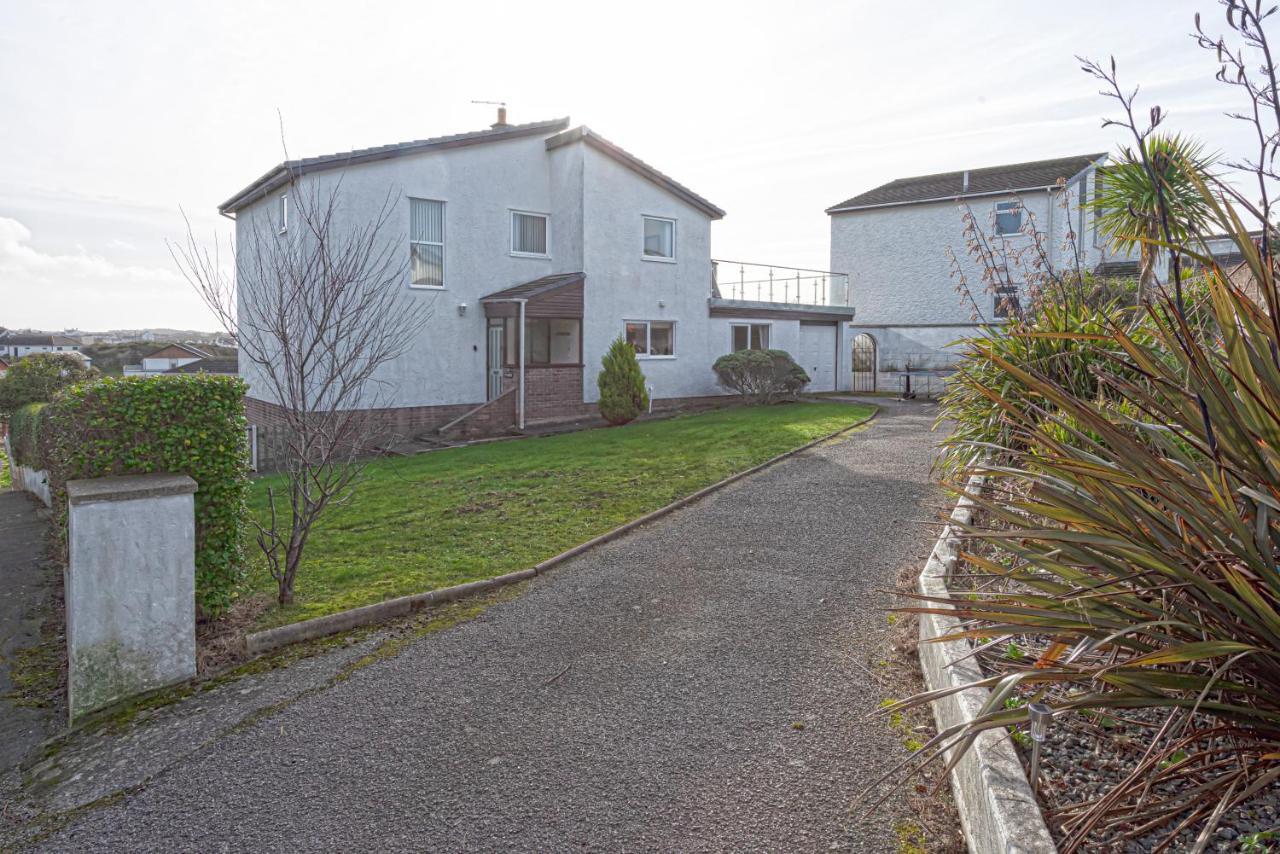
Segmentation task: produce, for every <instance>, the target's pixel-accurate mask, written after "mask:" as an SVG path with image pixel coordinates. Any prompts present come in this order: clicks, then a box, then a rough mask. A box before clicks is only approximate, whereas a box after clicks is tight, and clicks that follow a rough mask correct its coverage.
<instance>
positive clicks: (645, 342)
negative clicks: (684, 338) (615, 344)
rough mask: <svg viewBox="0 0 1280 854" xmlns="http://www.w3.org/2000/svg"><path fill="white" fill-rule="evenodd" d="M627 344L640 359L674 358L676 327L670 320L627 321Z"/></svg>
mask: <svg viewBox="0 0 1280 854" xmlns="http://www.w3.org/2000/svg"><path fill="white" fill-rule="evenodd" d="M627 343H628V344H630V345H631V346H632V347H634V348H635V350H636V355H637V356H639V357H640V358H653V357H654V356H674V355H675V354H676V325H675V323H674V322H672V321H670V320H628V321H627Z"/></svg>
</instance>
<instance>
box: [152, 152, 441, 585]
mask: <svg viewBox="0 0 1280 854" xmlns="http://www.w3.org/2000/svg"><path fill="white" fill-rule="evenodd" d="M341 187H342V181H341V179H340V178H339V179H337V180H335V181H333V182H332V184H331V185H330V186H329V187H328V188H322V187H321V185H320V182H319V181H316V180H309V181H302V180H299V176H298V175H297V174H293V175H292V176H291V179H290V182H289V184H288V186H287V187H286V188H281V190H280V191H279V193H282V194H283V193H287V204H288V223H287V227H282V226H281V223H280V221H279V220H278V219H277V218H276V212H275V211H274V210H273V209H272V208H273V206H272V205H271V204H270V203H267V204H263V205H260V206H259V207H258V208H256V209H251V210H249V211H247V212H242V213H241V215H240V217H239V219H238V220H237V238H236V240H235V241H233V242H232V243H231V244H230V245H229V247H228V248H229V249H230V251H231V253H232V257H233V258H234V264H233V268H234V269H233V272H229V271H227V270H226V269H225V268H224V266H223V265H222V263H221V262H220V252H219V248H218V246H217V245H216V244H215V247H214V249H213V251H210V250H209V249H208V248H206V247H205V246H203V245H202V244H201V243H200V242H199V241H198V240H197V239H196V237H195V235H194V233H193V232H192V230H191V226H190V223H188V225H187V237H186V242H185V245H171V246H170V252H171V253H172V254H173V257H174V260H175V261H176V262H177V264H178V266H179V268H180V269H181V271H182V273H183V275H184V276H185V277H186V278H187V280H188V281H189V282H190V283H191V285H192V286H193V287H194V288H195V289H196V292H197V293H198V294H199V295H200V297H201V299H203V300H204V302H205V304H206V305H207V306H208V307H209V308H210V310H212V311H213V313H214V314H215V315H216V316H217V318H218V320H219V321H220V322H221V323H222V325H223V327H224V328H225V329H226V330H227V332H229V333H230V334H232V335H233V336H234V337H235V338H236V341H237V343H238V344H239V348H240V360H241V361H240V364H241V366H242V372H244V373H247V374H248V377H247V378H248V380H249V383H250V393H251V394H252V396H253V397H255V398H257V399H259V400H263V401H266V402H268V403H270V404H273V407H272V409H273V411H274V412H275V415H276V417H275V418H274V419H273V421H274V422H275V423H273V424H271V425H270V429H269V430H267V431H264V432H265V433H267V436H266V439H267V444H269V445H270V446H271V447H272V449H273V451H274V454H273V456H276V457H277V459H276V460H275V462H276V463H277V464H278V465H280V466H281V467H282V471H283V474H284V477H285V482H286V486H285V490H284V491H285V492H287V507H285V508H281V507H279V506H278V499H280V498H281V497H282V496H278V495H276V493H275V490H273V489H268V491H267V497H268V504H269V518H268V520H267V521H266V522H265V523H264V522H262V521H260V520H256V519H255V520H254V524H255V525H256V527H257V541H258V545H259V546H260V547H261V549H262V551H263V554H264V555H265V556H266V559H267V565H268V568H269V569H270V571H271V575H272V577H273V578H274V579H275V581H276V585H277V588H278V599H279V602H280V604H282V605H288V604H290V603H291V602H292V601H293V594H294V583H295V581H296V579H297V575H298V568H299V566H300V565H301V563H302V555H303V551H304V549H305V548H306V544H307V539H308V537H309V536H310V534H311V531H312V528H313V526H314V525H315V523H316V520H317V519H319V518H320V516H321V514H323V513H324V511H325V510H326V508H328V507H329V506H330V505H333V504H337V503H341V502H343V501H345V500H346V499H348V498H349V497H350V496H351V493H352V490H353V488H354V486H355V484H356V481H357V479H358V478H359V476H360V473H361V471H362V470H363V460H364V459H366V458H367V455H368V452H369V449H370V448H371V447H373V446H375V445H376V444H377V442H378V441H379V440H380V439H381V438H382V435H383V433H384V428H382V427H381V426H380V425H379V423H378V421H377V419H376V418H375V417H373V415H372V413H371V410H376V409H378V408H379V407H380V406H381V405H383V404H384V403H385V402H386V395H385V391H386V386H385V383H384V382H383V381H381V380H380V379H379V376H378V374H379V369H380V368H381V367H383V366H384V365H386V364H387V363H388V362H391V361H392V360H394V359H396V358H397V357H398V356H400V355H401V354H403V353H404V352H405V351H406V350H407V349H408V347H409V344H410V342H411V341H412V339H413V336H414V334H415V333H416V332H417V331H418V330H419V329H420V328H421V326H422V324H423V323H424V322H425V321H426V320H427V318H428V317H429V316H430V309H429V306H427V305H424V304H422V303H418V302H414V301H412V300H411V299H410V298H409V297H408V296H407V295H406V292H405V289H404V282H405V281H406V276H407V275H408V261H409V258H408V251H407V249H406V246H407V244H406V243H405V242H404V241H403V240H401V239H399V235H398V233H396V230H395V229H394V228H393V220H392V216H393V214H394V212H395V204H394V200H395V198H396V196H394V195H393V194H392V193H388V195H387V196H386V198H385V199H384V200H383V202H382V205H381V207H380V208H379V209H377V211H376V212H375V213H374V214H373V216H372V217H370V218H367V219H358V220H353V219H352V218H351V217H350V216H349V215H348V212H347V211H346V210H344V209H342V207H341V205H340V199H341ZM245 367H248V368H249V370H248V371H245V370H244V369H245Z"/></svg>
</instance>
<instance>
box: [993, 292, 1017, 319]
mask: <svg viewBox="0 0 1280 854" xmlns="http://www.w3.org/2000/svg"><path fill="white" fill-rule="evenodd" d="M1019 313H1020V312H1019V305H1018V286H1017V285H1008V284H1004V285H996V301H995V315H996V317H1000V318H1005V317H1017V316H1018V314H1019Z"/></svg>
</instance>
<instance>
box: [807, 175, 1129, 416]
mask: <svg viewBox="0 0 1280 854" xmlns="http://www.w3.org/2000/svg"><path fill="white" fill-rule="evenodd" d="M1105 162H1106V155H1105V154H1101V153H1099V154H1079V155H1075V156H1071V157H1058V158H1054V159H1051V160H1038V161H1034V162H1029V163H1015V164H1010V165H1006V166H993V167H988V168H982V169H967V170H959V171H955V172H945V173H940V174H935V175H921V176H916V177H911V178H899V179H896V180H894V181H890V182H889V183H887V184H883V185H881V186H879V187H876V188H874V189H872V190H868V191H866V192H864V193H860V194H858V195H856V196H853V197H852V198H849V199H846V200H844V201H842V202H840V203H839V204H836V205H832V206H831V207H830V208H828V209H827V214H828V215H829V216H830V218H831V269H833V270H838V271H840V272H842V273H848V275H849V287H850V290H851V292H852V293H853V294H854V303H855V307H856V308H857V311H858V319H857V323H856V324H853V325H851V329H850V334H851V346H852V347H853V348H854V353H853V359H852V361H853V368H854V375H853V386H854V388H856V389H859V390H866V391H871V390H885V391H897V390H899V388H900V386H901V384H902V383H903V381H904V375H905V374H906V373H907V372H908V371H917V370H925V371H930V370H932V371H944V372H945V371H946V370H948V369H949V368H950V367H951V366H952V365H953V364H954V360H955V358H956V355H955V353H954V351H953V348H950V347H949V346H948V345H949V344H951V343H952V342H955V341H956V340H958V339H960V338H964V337H968V336H972V335H976V334H981V330H982V329H984V328H985V327H987V326H988V325H989V324H992V323H1003V322H1004V321H1005V319H1006V318H1007V317H1008V316H1010V315H1011V314H1012V313H1013V312H1014V311H1015V310H1016V306H1017V304H1018V302H1019V301H1020V300H1022V299H1025V296H1026V293H1025V288H1026V284H1027V283H1026V282H1025V281H1023V280H1022V279H1023V277H1022V276H1021V271H1020V270H1016V269H1013V268H1012V267H1013V266H1015V265H1010V269H1009V278H1010V279H1011V280H1012V287H1009V286H1005V287H1002V288H1000V290H999V292H998V293H990V292H988V290H987V286H986V285H985V284H984V282H983V277H982V269H981V267H980V265H978V264H977V263H975V262H974V261H973V260H972V259H971V258H970V257H969V256H968V254H967V251H966V239H965V234H964V228H965V225H964V222H963V219H962V214H963V211H964V209H965V208H966V207H967V208H968V209H969V210H971V211H972V213H973V215H974V218H975V219H976V220H977V224H978V226H979V227H980V228H981V229H982V230H983V231H984V233H985V234H986V235H987V237H988V238H989V240H990V241H991V246H992V248H993V249H994V250H995V251H996V252H997V253H999V254H1001V255H1006V256H1010V255H1016V253H1018V252H1019V251H1020V250H1025V249H1027V248H1028V247H1030V246H1032V245H1033V238H1032V237H1031V236H1030V235H1029V234H1028V232H1029V231H1030V230H1031V229H1030V223H1031V222H1032V220H1034V223H1035V229H1034V230H1035V231H1036V232H1038V233H1039V234H1040V235H1042V236H1043V238H1044V240H1043V244H1044V248H1045V252H1046V254H1047V256H1048V257H1047V261H1048V263H1049V264H1050V265H1051V266H1053V267H1054V268H1056V269H1059V270H1063V269H1070V268H1072V267H1074V266H1076V265H1077V264H1078V265H1079V267H1080V268H1081V269H1084V270H1090V271H1092V270H1094V269H1098V268H1100V267H1101V266H1102V265H1105V264H1108V263H1117V262H1131V260H1132V259H1130V258H1129V257H1127V256H1124V257H1116V256H1114V255H1113V254H1112V253H1110V252H1109V251H1108V250H1107V248H1106V245H1105V239H1104V238H1103V236H1101V235H1099V234H1098V232H1097V229H1096V228H1095V226H1094V222H1093V217H1092V214H1091V211H1090V210H1089V209H1088V199H1089V198H1090V194H1091V193H1092V192H1093V190H1094V189H1095V182H1096V173H1097V169H1098V167H1099V166H1100V165H1102V164H1103V163H1105ZM1069 233H1070V234H1073V235H1074V239H1068V234H1069ZM948 249H950V250H952V252H953V253H954V254H955V256H956V259H957V262H958V264H959V267H960V269H961V271H962V272H963V274H964V276H965V278H966V279H967V282H968V286H969V287H968V290H969V293H968V294H961V293H958V285H959V282H958V280H957V277H956V276H955V274H954V269H953V263H952V260H951V258H950V257H949V255H948V252H947V250H948ZM1073 254H1075V256H1076V257H1075V258H1073V257H1072V255H1073Z"/></svg>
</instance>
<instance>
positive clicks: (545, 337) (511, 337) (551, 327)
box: [502, 317, 582, 366]
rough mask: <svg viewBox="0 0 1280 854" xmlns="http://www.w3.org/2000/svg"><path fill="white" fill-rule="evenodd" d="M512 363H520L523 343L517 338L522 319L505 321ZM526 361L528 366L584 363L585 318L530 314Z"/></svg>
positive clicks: (526, 325)
mask: <svg viewBox="0 0 1280 854" xmlns="http://www.w3.org/2000/svg"><path fill="white" fill-rule="evenodd" d="M502 324H503V329H504V337H505V338H506V346H505V347H503V352H504V353H505V358H506V363H507V365H508V366H514V365H516V354H518V353H519V352H520V350H519V346H520V342H518V341H517V340H516V330H517V329H518V328H519V321H518V320H517V319H516V318H514V317H505V318H503V320H502ZM524 363H525V364H526V365H579V364H581V363H582V321H581V320H580V319H579V318H576V317H528V318H525V321H524Z"/></svg>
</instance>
